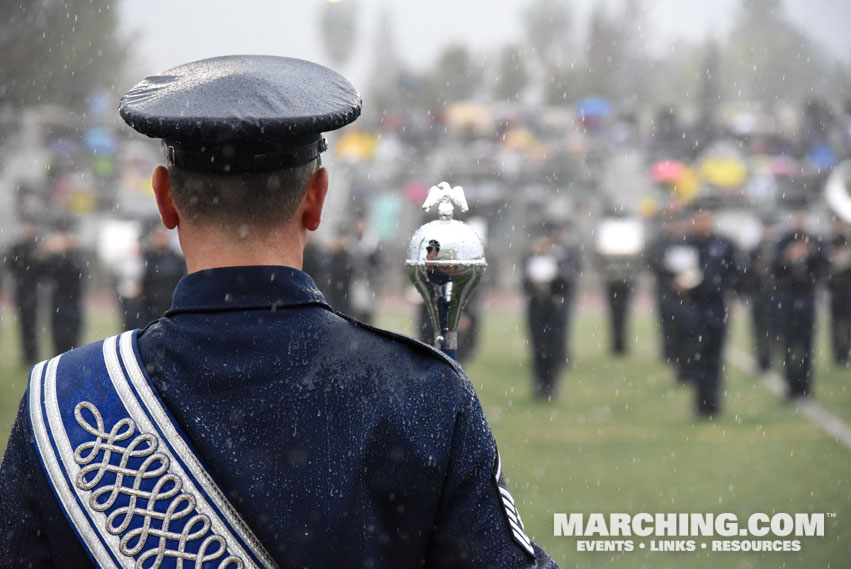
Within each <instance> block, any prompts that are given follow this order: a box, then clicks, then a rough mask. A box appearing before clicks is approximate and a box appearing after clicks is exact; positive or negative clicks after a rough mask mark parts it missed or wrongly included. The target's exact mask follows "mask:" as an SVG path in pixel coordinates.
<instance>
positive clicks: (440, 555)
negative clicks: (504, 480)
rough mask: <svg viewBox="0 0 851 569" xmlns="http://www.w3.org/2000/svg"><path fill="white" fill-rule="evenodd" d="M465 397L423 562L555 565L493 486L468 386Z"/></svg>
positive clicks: (493, 460) (487, 442)
mask: <svg viewBox="0 0 851 569" xmlns="http://www.w3.org/2000/svg"><path fill="white" fill-rule="evenodd" d="M466 397H467V399H466V400H465V402H464V404H463V405H462V407H461V410H460V412H459V414H458V416H457V419H456V424H455V430H454V434H453V439H452V449H451V454H450V459H449V465H448V473H447V477H446V481H445V484H444V487H443V493H442V497H441V502H440V507H439V511H438V515H437V519H436V521H435V528H434V532H433V537H432V541H431V543H430V546H429V553H428V563H427V565H426V566H427V567H429V568H445V567H446V568H448V567H453V568H458V567H464V568H485V567H488V568H491V567H493V568H496V567H500V568H507V569H510V568H529V569H531V568H548V569H549V568H555V569H557V566H556V564H555V563H554V562H553V561H552V559H550V557H549V556H548V555H547V554H546V553H545V552H544V551H543V550H542V549H541V548H539V547H538V546H537V545H535V544H533V543H531V542H530V541H528V537H526V534H525V531H523V529H522V521H520V516H519V513H518V512H517V509H516V506H514V500H513V498H512V497H511V496H510V494H509V493H508V491H507V490H506V489H504V488H503V489H502V490H501V489H500V486H499V485H498V484H497V478H498V474H499V473H498V472H497V462H498V457H497V451H496V443H495V441H494V439H493V435H492V434H491V431H490V427H489V426H488V424H487V421H486V420H485V417H484V414H483V412H482V409H481V405H480V404H479V401H478V399H477V398H476V395H475V393H474V392H473V391H472V387H470V389H469V393H467V395H466ZM506 496H507V497H506Z"/></svg>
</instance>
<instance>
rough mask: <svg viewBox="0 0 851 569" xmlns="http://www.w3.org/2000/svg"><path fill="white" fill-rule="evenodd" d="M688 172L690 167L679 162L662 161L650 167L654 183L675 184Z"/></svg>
mask: <svg viewBox="0 0 851 569" xmlns="http://www.w3.org/2000/svg"><path fill="white" fill-rule="evenodd" d="M686 170H688V166H686V165H685V164H683V163H682V162H680V161H678V160H660V161H659V162H656V163H655V164H653V165H652V166H651V167H650V179H651V180H653V181H654V182H661V183H666V184H668V183H675V182H676V181H677V180H679V179H680V178H681V177H682V176H683V174H685V172H686Z"/></svg>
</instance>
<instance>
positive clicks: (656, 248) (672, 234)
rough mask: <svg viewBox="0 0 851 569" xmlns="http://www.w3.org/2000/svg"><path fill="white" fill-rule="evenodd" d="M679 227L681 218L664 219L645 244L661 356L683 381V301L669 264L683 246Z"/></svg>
mask: <svg viewBox="0 0 851 569" xmlns="http://www.w3.org/2000/svg"><path fill="white" fill-rule="evenodd" d="M682 229H683V222H682V220H678V219H666V220H665V221H664V223H663V225H662V229H661V233H660V234H659V235H658V236H657V237H656V239H654V240H653V241H652V242H651V243H650V245H648V247H647V250H646V253H645V255H646V258H647V264H648V266H649V267H650V272H651V273H653V276H654V277H655V284H656V291H655V292H656V308H657V310H656V314H657V317H658V318H659V326H660V337H661V347H662V353H661V357H662V360H663V361H665V362H667V363H670V364H672V365H673V366H674V368H675V370H676V375H677V380H678V381H679V382H681V383H685V382H686V381H687V380H688V377H687V375H686V369H685V368H686V366H685V362H686V359H687V356H686V355H684V354H683V353H682V351H683V348H684V344H683V342H682V335H681V334H680V322H681V314H680V313H681V311H682V310H683V303H682V299H681V297H680V294H679V292H678V291H677V289H676V287H675V286H674V277H675V273H674V271H673V270H672V268H671V266H669V265H670V264H671V263H670V260H671V255H672V254H674V252H675V251H676V250H677V248H678V247H682V245H683V242H684V239H685V235H684V233H683V231H682Z"/></svg>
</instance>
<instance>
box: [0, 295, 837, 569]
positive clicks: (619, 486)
mask: <svg viewBox="0 0 851 569" xmlns="http://www.w3.org/2000/svg"><path fill="white" fill-rule="evenodd" d="M7 315H8V313H7ZM411 317H412V311H408V310H398V309H397V310H395V311H392V312H391V311H388V310H385V311H383V312H382V314H381V318H380V322H379V324H381V325H383V326H384V327H387V328H390V329H394V330H397V331H401V332H405V333H409V332H410V330H411V329H412V327H411V324H410V322H411ZM92 320H93V321H92V324H91V326H90V329H89V330H88V333H87V335H88V337H90V338H92V339H93V338H96V337H100V336H103V335H106V334H110V333H114V332H115V331H117V330H116V329H115V325H116V321H115V318H114V317H113V315H110V314H99V315H96V316H95V317H94V318H93V319H92ZM12 325H13V322H12V319H11V318H10V317H7V318H6V320H5V321H4V322H3V326H2V336H0V358H2V359H0V361H2V364H0V439H2V442H0V445H2V447H0V449H2V448H5V441H6V437H7V436H8V435H7V433H8V429H9V427H10V425H11V423H12V421H13V419H14V414H15V412H16V408H17V405H18V401H19V399H20V396H21V395H22V393H23V391H24V388H25V383H26V370H24V369H22V368H20V367H19V366H17V365H16V364H15V362H16V357H15V356H16V355H17V346H16V342H15V338H14V334H13V333H12ZM482 330H483V333H482V337H481V342H480V345H479V351H478V353H477V356H476V358H475V359H474V360H473V361H472V362H470V364H469V365H468V370H467V371H468V373H469V375H470V377H471V379H472V381H473V383H474V384H475V386H476V388H477V390H478V392H479V396H480V399H481V401H482V405H483V407H484V409H485V413H486V414H487V416H488V420H489V421H490V424H491V426H492V428H493V430H494V433H495V435H496V438H497V441H498V443H499V445H500V452H501V454H502V457H503V462H504V466H505V470H506V472H507V474H508V481H509V487H510V488H511V490H512V493H513V494H514V497H515V499H516V501H517V505H518V508H519V509H520V512H521V514H522V515H523V518H524V522H525V524H526V529H527V531H528V533H529V534H530V535H531V536H532V538H533V539H534V540H535V541H537V542H538V543H539V544H540V545H542V546H543V547H544V548H545V549H547V551H549V552H550V554H551V555H552V556H553V558H554V559H555V560H556V561H557V562H558V563H559V565H560V566H561V567H562V568H572V567H577V568H595V567H616V568H653V569H656V568H667V567H671V568H697V569H700V568H712V569H718V568H722V569H726V568H730V569H750V568H780V567H784V568H807V569H811V568H820V567H824V568H826V567H833V568H839V567H849V566H851V561H849V560H851V524H849V523H848V520H849V519H851V450H848V449H846V448H845V447H843V446H841V445H840V444H839V443H837V442H835V441H834V440H832V439H831V438H830V437H829V436H828V435H826V434H825V433H824V432H823V431H822V430H821V429H820V428H819V427H818V426H816V425H814V424H813V423H811V422H809V421H808V420H807V419H806V418H805V417H803V416H802V415H800V414H798V413H797V412H796V410H795V408H794V406H791V405H789V404H787V403H785V402H783V401H780V400H778V399H776V398H775V397H774V396H773V395H772V394H771V393H770V392H769V391H768V390H766V389H765V388H764V387H763V386H762V384H761V383H760V382H759V380H758V379H757V378H755V377H754V376H752V375H750V374H748V373H746V372H743V371H741V370H738V369H734V368H732V367H729V366H728V368H727V373H726V383H725V396H724V414H723V415H721V416H720V417H719V418H718V419H717V420H714V421H711V422H707V421H701V422H696V421H695V420H694V419H693V417H692V415H691V412H690V411H691V393H690V391H689V389H688V388H685V387H678V386H676V385H675V383H674V379H673V375H672V373H671V370H670V369H669V368H668V367H667V366H665V365H663V364H661V363H660V362H659V360H658V356H657V354H658V351H659V350H658V343H657V342H658V340H657V329H656V326H655V322H654V321H653V316H652V313H649V312H648V313H642V314H635V315H634V319H633V325H632V332H633V334H634V336H635V341H634V343H633V345H632V352H631V354H630V355H629V356H627V357H623V358H614V357H612V356H610V355H609V354H608V352H607V343H608V338H607V332H606V329H605V325H604V314H603V313H602V312H600V311H599V310H593V309H585V310H582V311H580V313H579V314H578V316H577V319H576V320H575V322H574V324H573V328H572V341H573V350H572V351H573V353H574V354H575V356H576V362H575V366H574V367H573V369H571V370H569V371H568V372H566V373H565V374H564V375H563V377H562V383H561V386H562V390H561V397H560V398H559V399H558V400H556V401H553V402H550V403H539V402H533V401H532V400H531V398H530V384H531V376H530V372H529V367H528V345H527V344H526V340H525V337H526V334H525V329H524V324H523V319H522V315H521V314H520V313H519V312H518V311H516V310H510V309H497V308H492V309H486V310H485V311H484V325H483V326H482ZM825 338H826V334H825V333H821V334H820V343H819V348H818V350H817V352H818V362H817V377H816V382H815V389H816V398H817V400H818V401H819V402H820V403H822V404H823V405H824V406H825V407H826V408H828V409H830V410H831V411H832V412H834V413H836V414H837V415H840V416H841V417H843V419H844V420H845V421H848V422H851V394H849V390H848V389H846V385H847V382H848V381H849V377H851V372H849V371H848V370H846V369H844V368H843V369H836V368H833V367H832V366H831V365H830V363H829V362H828V361H827V360H828V357H827V353H828V352H827V349H826V345H825ZM730 343H731V344H732V345H733V346H736V347H737V349H740V350H742V351H746V352H748V353H750V338H749V336H748V322H747V320H746V318H745V316H744V314H741V313H737V314H735V315H734V317H733V319H732V330H731V337H730ZM557 512H559V513H561V512H563V513H583V514H586V515H587V514H590V513H594V512H600V513H604V514H607V513H610V512H626V513H639V512H648V513H651V514H653V513H657V512H687V513H692V512H693V513H710V512H711V513H722V512H731V513H734V514H737V515H738V517H739V519H740V520H742V519H745V518H746V517H747V516H748V515H750V514H752V513H757V512H766V513H768V514H772V513H775V512H789V513H793V514H794V513H796V512H825V513H829V514H836V517H835V518H833V517H829V518H828V519H826V523H825V536H824V537H813V538H803V539H802V541H801V547H802V549H801V551H800V552H795V553H767V554H766V553H720V552H714V553H712V552H708V551H701V550H700V549H698V550H697V551H696V552H693V553H660V552H650V551H647V550H639V549H637V548H636V550H635V551H633V552H628V553H616V552H615V553H589V552H581V551H577V539H576V538H574V537H554V536H553V514H554V513H557ZM647 539H648V540H649V538H647ZM703 539H705V540H708V539H709V538H703ZM638 541H640V540H636V543H638ZM697 541H698V543H699V542H700V541H701V538H698V539H697ZM648 543H649V541H648Z"/></svg>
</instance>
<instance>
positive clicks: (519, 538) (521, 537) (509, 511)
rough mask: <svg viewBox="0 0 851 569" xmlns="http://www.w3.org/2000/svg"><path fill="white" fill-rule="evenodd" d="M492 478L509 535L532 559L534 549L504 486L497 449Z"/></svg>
mask: <svg viewBox="0 0 851 569" xmlns="http://www.w3.org/2000/svg"><path fill="white" fill-rule="evenodd" d="M493 479H494V482H496V487H497V490H499V498H500V500H501V501H502V510H503V511H504V512H505V517H506V519H507V520H508V525H509V526H510V527H511V537H512V538H513V539H514V541H515V542H516V543H517V545H519V546H520V547H522V548H523V551H525V552H526V553H528V554H529V555H531V556H532V558H533V559H534V557H535V550H534V549H533V548H532V540H530V539H529V537H528V536H527V535H526V530H525V529H524V528H523V520H521V519H520V512H518V511H517V506H516V505H514V498H513V497H512V496H511V493H509V491H508V489H507V488H506V487H505V477H504V476H503V475H502V460H501V459H500V457H499V451H497V453H496V465H495V466H494V476H493Z"/></svg>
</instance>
